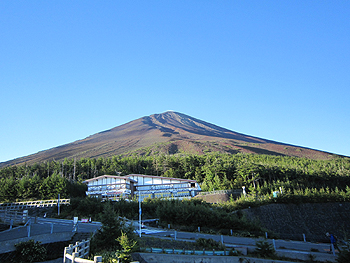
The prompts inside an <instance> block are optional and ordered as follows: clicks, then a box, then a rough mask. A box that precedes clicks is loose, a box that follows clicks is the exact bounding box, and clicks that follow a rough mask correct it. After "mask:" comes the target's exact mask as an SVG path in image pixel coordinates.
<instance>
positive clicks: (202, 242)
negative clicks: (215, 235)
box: [196, 238, 225, 249]
mask: <svg viewBox="0 0 350 263" xmlns="http://www.w3.org/2000/svg"><path fill="white" fill-rule="evenodd" d="M196 246H199V247H203V248H206V249H224V248H225V246H224V245H223V244H221V242H218V241H215V240H214V239H212V238H209V239H206V238H198V239H196Z"/></svg>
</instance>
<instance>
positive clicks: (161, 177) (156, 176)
mask: <svg viewBox="0 0 350 263" xmlns="http://www.w3.org/2000/svg"><path fill="white" fill-rule="evenodd" d="M126 176H127V177H129V176H140V177H147V178H160V179H169V180H178V181H186V182H193V183H196V182H197V181H196V180H190V179H182V178H174V177H164V176H158V175H146V174H129V175H126Z"/></svg>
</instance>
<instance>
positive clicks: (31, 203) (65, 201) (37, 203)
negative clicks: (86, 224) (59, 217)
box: [0, 199, 70, 211]
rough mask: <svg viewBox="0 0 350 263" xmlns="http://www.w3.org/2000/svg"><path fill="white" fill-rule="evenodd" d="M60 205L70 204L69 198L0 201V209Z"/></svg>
mask: <svg viewBox="0 0 350 263" xmlns="http://www.w3.org/2000/svg"><path fill="white" fill-rule="evenodd" d="M58 203H59V204H60V205H67V204H70V199H52V200H39V201H25V202H14V203H0V211H1V210H17V211H18V210H23V209H27V208H33V207H52V206H57V205H58Z"/></svg>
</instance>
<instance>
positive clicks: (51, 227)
mask: <svg viewBox="0 0 350 263" xmlns="http://www.w3.org/2000/svg"><path fill="white" fill-rule="evenodd" d="M52 233H53V223H51V234H52Z"/></svg>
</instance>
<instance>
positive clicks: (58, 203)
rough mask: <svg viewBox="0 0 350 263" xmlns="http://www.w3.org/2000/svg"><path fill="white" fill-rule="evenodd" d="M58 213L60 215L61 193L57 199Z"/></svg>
mask: <svg viewBox="0 0 350 263" xmlns="http://www.w3.org/2000/svg"><path fill="white" fill-rule="evenodd" d="M57 210H58V211H57V214H58V215H60V194H58V200H57Z"/></svg>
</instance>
